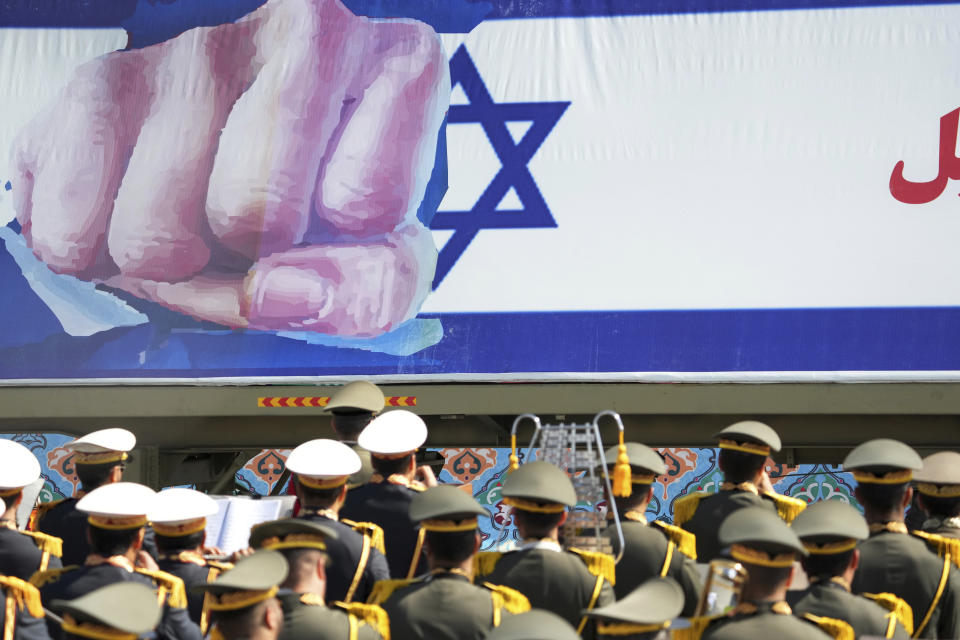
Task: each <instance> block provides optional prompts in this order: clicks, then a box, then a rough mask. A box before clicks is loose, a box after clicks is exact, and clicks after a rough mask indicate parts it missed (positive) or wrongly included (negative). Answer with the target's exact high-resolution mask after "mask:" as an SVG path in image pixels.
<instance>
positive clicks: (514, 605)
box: [483, 582, 530, 613]
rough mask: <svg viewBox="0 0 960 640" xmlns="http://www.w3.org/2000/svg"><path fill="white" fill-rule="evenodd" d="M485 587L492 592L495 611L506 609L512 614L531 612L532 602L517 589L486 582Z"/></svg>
mask: <svg viewBox="0 0 960 640" xmlns="http://www.w3.org/2000/svg"><path fill="white" fill-rule="evenodd" d="M483 587H484V588H485V589H488V590H489V591H490V597H491V598H492V599H493V608H494V609H506V610H507V611H509V612H510V613H525V612H527V611H530V601H529V600H528V599H527V596H525V595H523V594H522V593H520V592H519V591H517V590H516V589H511V588H510V587H505V586H503V585H500V584H490V583H489V582H484V583H483Z"/></svg>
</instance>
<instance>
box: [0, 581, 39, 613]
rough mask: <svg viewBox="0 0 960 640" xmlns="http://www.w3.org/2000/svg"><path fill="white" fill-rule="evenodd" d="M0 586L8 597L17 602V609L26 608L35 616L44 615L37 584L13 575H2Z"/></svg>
mask: <svg viewBox="0 0 960 640" xmlns="http://www.w3.org/2000/svg"><path fill="white" fill-rule="evenodd" d="M0 586H2V587H3V590H4V593H6V596H7V598H8V599H12V600H13V601H15V602H16V603H17V610H18V611H23V610H24V609H26V610H27V611H29V612H30V615H32V616H33V617H34V618H42V617H43V604H42V603H41V602H40V591H38V590H37V588H36V587H35V586H33V585H32V584H30V583H29V582H27V581H25V580H21V579H20V578H14V577H13V576H0Z"/></svg>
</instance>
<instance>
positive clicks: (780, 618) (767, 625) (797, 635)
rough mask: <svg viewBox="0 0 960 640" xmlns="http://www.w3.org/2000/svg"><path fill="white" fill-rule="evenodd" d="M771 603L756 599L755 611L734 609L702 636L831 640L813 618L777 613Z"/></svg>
mask: <svg viewBox="0 0 960 640" xmlns="http://www.w3.org/2000/svg"><path fill="white" fill-rule="evenodd" d="M772 604H773V603H770V602H766V603H757V604H756V605H755V606H756V608H757V609H758V610H757V611H756V612H755V613H745V614H738V613H734V614H733V615H731V616H729V617H723V618H718V619H717V620H714V621H713V622H712V623H711V624H710V626H708V627H707V629H706V631H704V632H703V635H702V636H701V640H744V639H745V638H758V639H760V638H770V639H773V638H776V640H832V637H831V636H830V635H829V634H827V633H826V632H824V631H822V630H821V629H820V628H819V627H817V626H816V625H815V624H813V623H812V622H808V621H806V620H804V619H802V618H799V617H796V616H793V615H791V614H789V613H776V612H775V611H773V609H772ZM781 604H782V603H781Z"/></svg>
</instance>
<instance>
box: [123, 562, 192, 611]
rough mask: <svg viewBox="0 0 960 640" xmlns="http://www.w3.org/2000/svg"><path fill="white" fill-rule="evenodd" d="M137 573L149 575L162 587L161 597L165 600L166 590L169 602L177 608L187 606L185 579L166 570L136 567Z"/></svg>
mask: <svg viewBox="0 0 960 640" xmlns="http://www.w3.org/2000/svg"><path fill="white" fill-rule="evenodd" d="M134 571H136V572H137V573H139V574H140V575H143V576H147V577H148V578H150V579H151V580H153V581H154V582H155V583H156V585H157V586H158V587H159V588H160V591H161V593H160V596H159V597H160V599H161V600H163V595H164V594H163V593H162V592H163V591H166V592H167V593H166V596H167V600H166V602H167V604H168V605H170V606H171V607H173V608H175V609H183V608H184V607H186V606H187V589H186V587H185V586H184V585H183V579H182V578H178V577H177V576H175V575H173V574H172V573H167V572H166V571H150V570H148V569H134Z"/></svg>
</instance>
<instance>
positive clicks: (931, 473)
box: [913, 451, 960, 498]
mask: <svg viewBox="0 0 960 640" xmlns="http://www.w3.org/2000/svg"><path fill="white" fill-rule="evenodd" d="M913 479H914V480H915V481H916V483H917V491H919V492H920V493H922V494H923V495H925V496H930V497H931V498H960V453H957V452H956V451H938V452H937V453H934V454H932V455H929V456H927V457H926V458H924V459H923V468H922V469H921V470H920V471H918V472H916V473H915V474H913Z"/></svg>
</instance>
